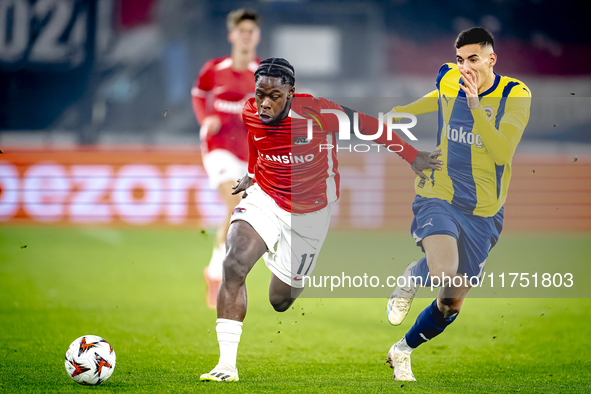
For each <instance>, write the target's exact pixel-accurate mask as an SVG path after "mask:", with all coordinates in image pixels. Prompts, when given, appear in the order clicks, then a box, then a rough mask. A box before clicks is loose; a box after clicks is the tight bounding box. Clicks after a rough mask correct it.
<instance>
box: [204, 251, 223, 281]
mask: <svg viewBox="0 0 591 394" xmlns="http://www.w3.org/2000/svg"><path fill="white" fill-rule="evenodd" d="M225 256H226V245H225V244H220V245H218V246H217V247H215V248H213V252H212V254H211V259H210V260H209V265H208V266H207V274H208V275H209V277H210V278H217V279H220V280H221V279H222V270H223V263H224V257H225Z"/></svg>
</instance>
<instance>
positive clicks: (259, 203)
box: [230, 184, 331, 288]
mask: <svg viewBox="0 0 591 394" xmlns="http://www.w3.org/2000/svg"><path fill="white" fill-rule="evenodd" d="M246 193H247V197H246V198H245V199H243V200H242V201H241V202H240V204H238V205H237V206H236V208H235V209H234V213H233V214H232V218H231V219H230V223H232V222H235V221H237V220H244V221H245V222H247V223H248V224H250V225H251V226H252V227H253V228H254V229H255V231H256V232H257V233H258V234H259V235H260V236H261V238H262V239H263V241H265V244H266V245H267V252H266V253H265V254H264V255H263V258H264V260H265V264H266V265H267V267H269V269H270V270H271V272H273V274H275V276H276V277H277V278H279V279H280V280H281V281H282V282H284V283H286V284H288V285H289V286H291V287H297V288H302V287H304V280H303V277H304V275H306V276H311V275H312V271H313V270H314V267H315V266H316V261H317V260H318V254H319V253H320V248H321V247H322V244H323V243H324V239H325V238H326V233H327V232H328V225H329V224H330V210H331V206H330V204H329V205H328V206H326V207H325V208H322V209H321V210H319V211H316V212H310V213H301V214H297V213H289V212H287V211H285V210H284V209H283V208H281V207H280V206H278V205H277V203H275V201H274V200H273V199H272V198H271V197H270V196H269V195H268V194H267V193H265V192H264V191H263V190H262V189H261V188H260V187H259V185H257V184H255V185H253V186H251V187H249V188H248V189H247V190H246Z"/></svg>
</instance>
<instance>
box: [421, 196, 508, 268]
mask: <svg viewBox="0 0 591 394" xmlns="http://www.w3.org/2000/svg"><path fill="white" fill-rule="evenodd" d="M412 210H413V213H414V215H415V216H414V219H413V221H412V225H411V228H410V232H411V234H412V236H413V237H414V239H415V242H416V244H417V246H420V247H421V249H422V248H423V245H422V241H423V239H425V238H426V237H428V236H430V235H435V234H446V235H451V236H452V237H454V238H455V239H456V240H457V242H458V252H459V265H458V274H460V275H463V274H466V275H468V277H472V276H476V277H480V274H482V270H483V269H484V263H485V261H486V258H487V257H488V253H489V252H490V250H491V249H492V248H493V246H495V244H496V243H497V241H498V240H499V235H500V234H501V230H502V229H503V210H504V209H503V208H501V210H500V211H499V212H498V213H497V214H496V215H495V216H492V217H488V218H485V217H481V216H474V215H469V214H466V213H463V212H462V211H460V210H459V209H458V208H456V207H454V206H453V205H451V204H450V203H448V202H447V201H444V200H440V199H438V198H425V197H420V196H416V197H415V200H414V202H413V204H412ZM423 251H424V249H423Z"/></svg>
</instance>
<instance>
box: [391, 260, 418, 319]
mask: <svg viewBox="0 0 591 394" xmlns="http://www.w3.org/2000/svg"><path fill="white" fill-rule="evenodd" d="M416 264H417V262H416V261H413V262H412V263H410V264H409V265H408V267H406V269H405V270H404V273H403V274H402V276H404V277H405V278H406V280H405V282H406V283H405V284H406V286H397V287H396V289H394V292H392V295H391V296H390V299H389V300H388V306H387V308H386V316H387V317H388V321H389V322H390V324H392V325H394V326H397V325H399V324H401V323H402V322H403V321H404V319H405V318H406V315H407V314H408V311H410V306H411V305H412V300H413V299H414V297H415V294H417V290H418V289H419V286H418V285H416V284H415V283H414V281H412V280H411V279H410V276H411V272H410V271H411V269H412V267H414V266H415V265H416Z"/></svg>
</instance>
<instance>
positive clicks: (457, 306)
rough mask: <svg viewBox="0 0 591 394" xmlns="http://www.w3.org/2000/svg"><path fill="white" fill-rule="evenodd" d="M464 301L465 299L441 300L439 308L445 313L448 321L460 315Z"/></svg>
mask: <svg viewBox="0 0 591 394" xmlns="http://www.w3.org/2000/svg"><path fill="white" fill-rule="evenodd" d="M463 301H464V300H463V298H440V299H439V302H438V303H437V307H438V308H439V310H440V311H441V313H443V317H444V318H446V319H447V318H449V317H451V316H454V315H457V314H458V313H460V310H461V309H462V303H463Z"/></svg>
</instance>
